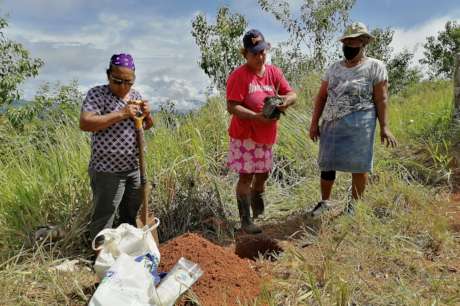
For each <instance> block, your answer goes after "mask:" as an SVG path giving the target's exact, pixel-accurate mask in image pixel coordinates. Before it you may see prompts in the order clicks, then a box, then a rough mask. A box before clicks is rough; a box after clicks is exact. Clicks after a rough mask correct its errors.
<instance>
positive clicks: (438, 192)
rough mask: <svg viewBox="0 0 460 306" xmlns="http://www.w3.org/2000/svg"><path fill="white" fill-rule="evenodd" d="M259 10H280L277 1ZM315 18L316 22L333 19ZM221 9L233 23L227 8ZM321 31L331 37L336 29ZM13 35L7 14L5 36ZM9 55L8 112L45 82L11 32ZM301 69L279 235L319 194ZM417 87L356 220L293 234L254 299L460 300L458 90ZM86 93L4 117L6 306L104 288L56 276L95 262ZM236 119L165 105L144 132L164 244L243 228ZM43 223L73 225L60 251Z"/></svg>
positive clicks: (211, 107) (54, 92)
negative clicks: (30, 87) (455, 152)
mask: <svg viewBox="0 0 460 306" xmlns="http://www.w3.org/2000/svg"><path fill="white" fill-rule="evenodd" d="M259 2H260V3H264V4H263V5H266V6H267V8H266V9H265V10H269V11H270V10H272V8H273V5H274V4H273V3H275V2H274V1H259ZM281 2H283V1H281ZM283 3H284V2H283ZM308 3H310V2H308ZM312 3H313V2H312ZM318 3H320V4H321V3H322V4H324V3H326V2H322V1H320V2H318ZM334 3H335V4H337V5H339V6H340V5H342V4H344V5H345V6H341V7H342V9H341V11H339V13H338V14H339V15H337V16H338V17H337V18H339V19H340V18H345V17H346V16H347V15H346V14H345V13H347V11H348V9H349V8H350V7H349V6H348V5H350V6H351V5H352V4H353V3H354V1H344V2H343V3H340V2H334ZM261 5H262V4H261ZM270 7H272V8H270ZM326 8H327V7H326ZM280 9H282V7H281V8H280ZM313 9H314V10H313V11H312V12H317V13H315V15H316V14H319V15H321V16H323V15H322V14H323V13H324V14H326V13H328V14H330V13H331V11H330V10H326V11H323V10H322V9H320V8H313ZM332 12H333V11H332ZM320 13H321V14H320ZM222 14H223V15H224V17H225V16H226V17H225V18H227V17H228V15H227V14H228V12H223V13H222ZM334 14H335V13H334ZM341 14H342V15H341ZM343 14H345V15H343ZM319 15H318V16H319ZM318 16H316V17H318ZM321 16H319V17H321ZM327 16H330V15H327ZM233 17H235V16H233ZM233 17H232V18H233ZM237 17H238V16H236V17H235V18H237ZM197 18H198V17H197ZM225 18H224V19H225ZM197 20H199V19H197ZM225 20H227V19H225ZM239 20H240V21H239V22H240V23H242V21H244V20H242V19H239ZM289 20H291V19H289ZM289 20H288V21H289ZM318 20H320V19H318ZM318 20H316V21H318ZM340 20H342V19H340ZM202 21H203V20H202ZM227 21H228V20H227ZM227 21H225V22H227ZM197 22H198V21H197ZM203 22H204V23H203V26H205V25H206V24H205V20H204V21H203ZM322 26H324V27H325V29H326V30H327V29H329V28H330V27H331V26H336V25H334V24H332V25H331V24H329V23H326V24H323V25H322ZM4 27H6V22H5V21H4V20H3V19H1V18H0V30H3V29H4ZM223 28H224V30H225V26H224V27H223ZM210 29H211V30H213V31H214V28H210ZM208 30H209V29H208ZM226 30H228V29H226ZM240 30H241V29H240ZM223 33H224V34H225V35H227V34H229V33H228V32H225V31H224V32H223ZM238 33H239V32H238ZM316 34H318V35H320V36H319V38H321V39H322V40H320V41H319V42H318V43H319V45H318V46H317V47H318V48H320V47H321V46H322V45H321V44H322V43H325V41H324V37H328V36H327V35H330V33H329V32H327V33H324V32H319V33H315V35H316ZM326 34H327V35H326ZM232 35H233V34H232ZM321 35H326V36H321ZM231 37H232V39H236V38H235V37H236V36H231ZM217 41H218V40H217ZM8 46H13V47H12V48H13V49H5V50H9V51H8V52H12V53H2V55H0V69H4V66H3V65H4V63H6V64H5V65H7V66H8V67H19V68H20V69H19V70H11V71H10V70H8V71H7V75H8V78H2V79H1V81H0V83H1V82H3V81H6V82H8V84H9V85H8V86H10V87H4V86H3V84H2V83H1V84H0V85H1V86H0V87H1V88H2V90H3V89H5V88H6V89H7V90H6V91H5V92H3V91H0V98H1V99H5V100H2V101H6V103H5V102H2V103H0V104H1V105H6V104H9V101H11V100H12V99H15V97H17V85H18V84H19V83H20V82H21V81H22V80H23V79H24V78H26V77H29V76H34V75H36V73H37V69H38V68H39V66H40V61H38V60H31V59H30V58H29V57H28V54H27V52H26V51H25V50H23V49H22V47H21V46H20V45H15V44H14V43H12V42H10V41H8V40H7V39H6V37H5V36H4V34H3V32H0V49H1V48H5V47H6V48H9V47H8ZM215 46H219V44H216V45H215ZM216 48H217V47H216ZM4 54H16V55H18V56H19V57H16V55H15V56H13V57H7V58H6V59H7V60H10V59H13V61H9V62H8V61H5V59H4V58H3V57H2V56H3V55H4ZM292 54H294V53H292ZM21 56H22V57H21ZM235 56H236V55H235ZM317 56H322V55H321V54H317ZM18 58H19V60H17V59H18ZM21 58H22V59H21ZM204 60H205V58H203V61H204ZM293 60H295V59H293ZM301 60H302V59H301ZM213 61H215V59H211V62H210V63H209V65H213V64H214V63H213ZM292 63H293V62H289V61H287V62H286V63H285V64H286V65H288V64H291V65H292ZM16 64H17V65H16ZM15 65H16V66H15ZM18 65H19V66H18ZM232 65H233V64H232ZM403 66H404V65H403ZM5 67H6V66H5ZM210 67H211V66H210ZM216 67H217V66H216ZM225 67H227V68H228V65H227V66H225ZM294 67H297V66H294ZM404 67H406V68H407V66H404ZM227 68H226V69H227ZM212 69H214V70H212V71H216V73H214V72H213V73H214V74H209V75H210V76H211V77H214V78H215V79H214V81H216V82H219V80H220V81H221V80H222V76H223V75H225V73H223V72H222V71H220V70H219V69H220V68H219V67H217V68H212ZM404 69H405V68H404ZM1 71H2V72H3V71H4V70H1ZM225 71H228V70H225ZM300 72H301V75H302V78H299V79H297V80H298V82H296V86H297V91H298V93H299V101H298V103H297V105H295V106H294V107H293V109H290V110H289V112H288V114H287V115H286V116H283V117H282V118H281V122H280V138H279V143H278V145H277V146H276V147H275V154H276V161H275V165H276V166H275V169H274V171H273V172H272V173H271V177H270V179H269V183H268V187H267V192H266V194H267V198H268V202H269V206H268V209H267V212H266V217H265V218H264V219H263V221H262V223H264V224H265V225H267V226H270V227H271V228H273V229H275V230H276V229H278V228H282V227H285V226H286V225H288V226H289V225H290V224H291V218H293V217H297V218H298V217H301V216H302V214H303V211H305V209H310V208H312V206H313V205H315V203H316V202H317V200H318V199H319V186H318V169H317V165H316V156H317V145H316V144H314V143H312V142H311V141H310V140H309V139H308V138H307V137H308V136H307V129H308V126H309V120H310V114H311V103H312V98H313V96H314V95H315V94H316V91H317V89H318V86H319V83H320V79H319V77H318V76H317V75H316V74H314V73H311V72H310V71H308V70H305V71H304V70H302V71H300ZM2 76H3V75H2ZM10 76H11V77H10ZM407 86H408V87H407V88H405V89H404V88H400V89H398V95H396V96H392V97H391V107H390V122H391V128H392V131H393V132H394V134H395V135H396V136H397V138H398V139H399V142H400V147H399V148H398V149H396V150H388V149H385V148H384V147H382V146H381V145H380V144H379V140H378V137H377V140H376V164H375V171H374V173H373V174H372V176H371V183H370V186H369V189H368V190H367V192H366V195H365V197H364V198H363V200H362V201H361V202H360V203H359V205H358V209H357V214H356V215H355V216H353V217H350V216H337V217H335V218H325V219H324V220H321V222H319V223H318V224H315V226H312V227H299V228H295V229H294V230H295V231H297V235H295V236H296V237H295V238H293V239H291V238H290V234H292V233H287V234H286V235H285V236H284V237H283V238H284V240H286V241H287V245H286V251H285V252H284V253H283V254H282V255H280V257H279V258H278V260H277V261H276V262H269V261H265V260H260V261H259V262H258V265H259V266H260V270H259V271H261V273H262V274H268V275H269V276H270V277H269V278H268V280H267V282H266V284H265V285H264V289H263V292H262V294H261V296H260V297H259V299H258V301H257V302H255V304H257V305H267V304H268V305H349V304H351V303H357V304H359V305H364V304H371V305H458V304H459V303H460V281H459V277H458V267H459V266H458V265H459V261H458V254H459V253H460V246H459V243H458V239H459V237H458V233H454V232H452V231H450V230H449V228H448V223H447V219H446V217H445V214H444V209H445V208H444V207H445V204H446V201H447V200H446V198H447V194H448V192H449V191H450V187H451V186H450V184H451V183H452V182H451V172H450V168H449V166H450V156H451V154H450V153H451V152H450V148H451V143H450V139H452V137H453V136H452V135H458V131H453V130H452V129H453V127H452V125H451V117H452V86H451V84H450V83H449V82H447V81H430V82H421V83H418V84H412V85H409V84H407ZM2 95H3V96H2ZM5 97H6V98H5ZM81 98H82V97H81V93H79V92H78V90H76V84H70V85H64V86H62V85H58V86H56V87H55V88H50V87H49V86H45V87H44V88H43V90H42V91H41V92H39V93H38V94H37V95H36V98H35V99H34V100H33V102H32V103H31V104H28V105H27V106H24V107H21V108H12V107H7V108H6V112H5V113H2V114H1V115H0V141H1V143H2V146H0V169H2V171H1V172H0V186H1V189H0V262H1V264H0V304H1V305H63V304H66V305H69V304H72V305H85V304H86V303H87V300H88V298H89V297H90V296H91V294H92V292H93V290H94V282H95V278H94V274H93V273H92V272H91V271H87V270H85V269H84V268H83V269H80V270H79V271H77V272H73V273H71V274H68V273H59V272H56V271H53V270H52V269H50V268H51V267H52V266H54V265H55V264H56V263H59V262H60V261H61V260H63V259H65V258H75V257H77V258H87V257H88V256H89V254H90V251H89V250H88V245H87V242H86V241H85V240H84V238H83V231H84V229H85V224H86V222H87V221H88V216H89V213H90V209H91V202H90V190H89V181H88V175H87V164H88V160H89V151H90V148H89V135H88V134H86V133H83V132H81V131H80V130H79V129H78V113H79V104H80V101H81ZM1 105H0V106H1ZM228 118H229V116H228V114H227V112H226V107H225V101H224V100H223V99H221V98H212V99H210V100H209V101H208V103H207V104H206V105H205V106H204V107H203V108H202V109H200V110H199V111H197V112H195V113H191V114H188V115H185V116H178V115H176V114H175V113H174V112H173V111H171V110H169V109H167V108H163V109H162V111H160V112H159V113H157V114H155V128H154V129H153V131H149V132H148V133H147V134H146V137H147V139H146V142H147V147H148V154H147V161H148V162H147V164H148V177H149V179H151V180H152V182H153V183H154V190H153V192H152V198H151V200H152V202H153V204H154V211H155V214H156V215H157V216H159V217H160V218H161V221H162V224H161V227H160V238H161V239H162V240H166V239H169V238H171V237H174V236H176V235H178V234H180V233H183V232H184V231H187V230H200V231H206V230H207V228H206V222H205V221H206V218H208V217H210V216H211V217H212V216H217V217H218V218H220V219H222V220H224V221H225V222H226V223H228V224H230V229H229V230H228V229H227V230H223V231H222V232H217V233H216V232H214V233H213V234H214V237H215V239H216V240H217V241H225V240H226V239H229V238H230V239H231V235H232V234H233V231H232V228H231V225H232V224H233V223H234V222H235V221H236V220H237V217H236V207H235V206H236V205H235V203H234V201H235V200H234V196H233V188H234V183H235V182H236V175H235V174H233V173H229V172H228V170H227V168H226V165H225V163H226V150H227V145H228V138H227V133H226V127H227V122H228ZM377 133H378V132H377ZM377 135H378V134H377ZM350 183H351V182H350V177H349V175H343V174H341V175H339V177H338V180H337V186H336V188H335V189H334V195H333V197H334V199H336V200H337V201H338V202H339V203H340V204H344V202H346V200H347V197H348V195H349V186H350ZM44 224H60V225H64V227H65V229H66V232H67V235H66V236H65V238H64V239H63V240H61V241H58V242H57V243H55V244H47V243H46V241H45V243H42V244H41V245H35V246H34V248H30V247H28V244H29V235H30V234H31V233H32V232H33V231H34V229H35V228H36V227H37V226H40V225H44ZM455 235H457V236H455Z"/></svg>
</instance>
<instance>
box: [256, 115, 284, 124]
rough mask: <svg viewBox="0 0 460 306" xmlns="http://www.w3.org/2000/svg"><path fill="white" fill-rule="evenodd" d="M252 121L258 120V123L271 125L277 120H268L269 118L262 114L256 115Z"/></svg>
mask: <svg viewBox="0 0 460 306" xmlns="http://www.w3.org/2000/svg"><path fill="white" fill-rule="evenodd" d="M253 119H254V120H258V121H260V122H264V123H272V122H275V121H277V120H278V118H273V119H270V118H267V117H265V116H264V113H263V112H260V113H256V114H255V115H254V118H253Z"/></svg>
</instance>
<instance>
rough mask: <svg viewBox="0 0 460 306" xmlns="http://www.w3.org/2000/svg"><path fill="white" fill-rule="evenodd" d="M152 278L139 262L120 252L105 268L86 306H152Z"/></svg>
mask: <svg viewBox="0 0 460 306" xmlns="http://www.w3.org/2000/svg"><path fill="white" fill-rule="evenodd" d="M153 294H155V286H154V284H153V278H152V276H151V275H150V273H149V272H148V270H147V269H145V268H144V265H143V264H142V263H141V262H136V261H135V260H134V258H133V257H131V256H129V255H126V254H125V253H121V254H120V255H119V256H117V259H116V261H115V263H114V264H113V265H112V267H110V269H108V270H107V273H106V275H105V277H104V278H103V279H102V281H101V283H100V284H99V287H97V290H96V292H95V293H94V295H93V297H92V298H91V300H90V301H89V304H88V306H154V305H155V304H152V303H151V302H150V300H151V299H152V295H153Z"/></svg>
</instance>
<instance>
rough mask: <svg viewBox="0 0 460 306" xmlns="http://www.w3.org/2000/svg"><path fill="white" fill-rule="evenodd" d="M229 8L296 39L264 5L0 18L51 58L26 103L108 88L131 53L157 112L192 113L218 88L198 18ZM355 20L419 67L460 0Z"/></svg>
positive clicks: (66, 1) (384, 6) (12, 5)
mask: <svg viewBox="0 0 460 306" xmlns="http://www.w3.org/2000/svg"><path fill="white" fill-rule="evenodd" d="M300 2H301V1H300V0H293V1H291V3H293V4H294V5H298V4H299V3H300ZM222 5H227V6H229V7H230V9H231V11H232V12H233V13H240V14H243V15H245V17H246V18H247V20H248V22H249V26H248V27H249V28H258V29H259V30H261V31H262V33H264V35H265V37H266V38H267V40H268V41H270V42H272V44H274V45H276V44H277V43H278V42H280V41H283V40H286V39H287V38H288V34H287V32H286V31H285V30H284V29H283V28H282V27H281V26H280V24H279V23H278V22H277V21H276V20H275V18H274V17H273V16H271V15H270V14H268V13H265V12H263V11H262V10H261V9H260V7H259V6H258V4H257V1H256V0H233V1H229V0H219V1H211V0H198V1H194V2H193V3H189V2H186V3H184V2H182V1H167V2H164V1H161V2H160V1H146V0H126V1H111V2H110V5H107V2H105V1H90V0H61V1H59V0H41V1H32V0H4V1H3V2H0V15H1V16H5V15H6V14H8V15H9V16H8V18H7V20H8V22H9V27H8V28H7V29H6V33H7V36H8V38H9V39H11V40H14V41H17V42H20V43H22V44H23V45H24V46H25V47H26V48H27V49H28V50H30V52H31V55H32V56H33V57H39V58H41V59H43V60H44V61H45V65H44V67H43V68H42V69H41V70H40V73H39V75H38V76H37V77H36V78H34V79H30V80H27V81H26V82H25V83H24V84H23V86H22V91H23V98H24V99H25V100H30V99H31V98H32V97H33V96H34V94H35V92H36V90H37V89H38V88H39V86H40V85H41V84H43V83H44V82H50V83H55V82H57V81H59V82H61V83H63V84H66V83H68V82H70V81H71V80H74V79H76V80H78V84H79V89H80V90H81V91H82V92H86V90H88V89H89V88H91V87H93V86H96V85H100V84H104V83H106V76H105V69H106V68H107V65H108V60H109V58H110V56H111V54H113V53H118V52H122V51H123V52H129V53H131V54H133V56H134V59H135V62H136V67H137V68H136V74H137V83H136V88H137V89H138V90H139V91H140V92H141V93H142V94H143V96H144V97H145V98H146V99H148V100H150V101H151V102H152V105H153V106H154V107H156V106H158V105H159V104H160V103H164V102H165V101H167V100H174V101H176V103H177V109H179V110H190V109H194V108H196V106H197V105H200V104H203V103H204V102H205V100H206V92H207V88H208V87H209V85H210V81H209V79H208V78H207V76H206V75H205V74H204V73H203V71H202V70H201V69H200V67H199V65H198V61H199V57H200V53H199V50H198V48H197V47H196V45H195V42H194V40H193V37H192V35H191V33H190V31H191V20H192V18H193V17H194V16H196V14H198V12H203V13H205V14H206V16H207V17H208V20H212V19H214V17H215V15H216V12H217V9H218V8H219V7H220V6H222ZM414 7H416V8H417V9H416V10H415V9H414ZM350 19H351V20H354V21H362V22H364V23H366V24H367V25H368V26H369V27H370V29H371V30H372V29H373V28H375V27H380V28H386V27H391V28H393V29H394V30H395V35H394V39H393V43H392V47H393V48H394V51H395V52H399V51H402V50H403V49H405V48H406V49H408V50H409V51H410V52H413V53H414V63H415V64H418V60H419V59H420V58H421V57H422V56H423V48H422V45H423V43H424V42H425V39H426V37H427V36H430V35H436V34H437V32H439V31H441V30H443V28H444V25H445V23H446V22H447V21H448V20H456V21H457V22H459V23H460V2H459V1H452V0H446V1H438V2H436V4H435V5H434V4H433V2H432V1H428V0H421V1H415V0H410V1H396V0H382V1H364V0H361V1H360V0H358V1H357V3H356V4H355V6H354V8H353V9H352V11H351V14H350Z"/></svg>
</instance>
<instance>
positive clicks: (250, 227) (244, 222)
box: [236, 195, 262, 234]
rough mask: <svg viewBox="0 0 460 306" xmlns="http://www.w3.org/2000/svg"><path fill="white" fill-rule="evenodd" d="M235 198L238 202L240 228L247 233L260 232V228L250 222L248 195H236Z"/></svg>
mask: <svg viewBox="0 0 460 306" xmlns="http://www.w3.org/2000/svg"><path fill="white" fill-rule="evenodd" d="M236 200H237V202H238V211H239V213H240V220H241V228H242V229H243V230H244V231H245V232H246V233H248V234H259V233H262V230H261V229H260V228H259V227H258V226H257V225H255V224H254V223H252V220H251V212H250V208H249V197H248V196H240V195H237V196H236Z"/></svg>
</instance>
